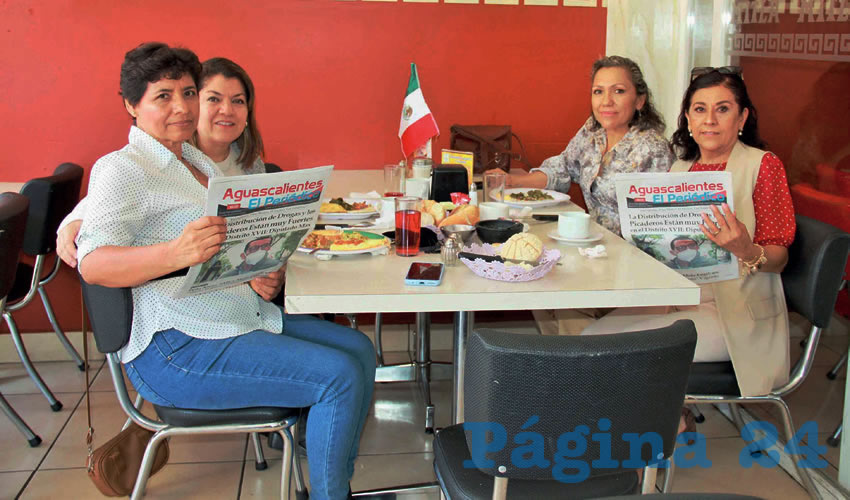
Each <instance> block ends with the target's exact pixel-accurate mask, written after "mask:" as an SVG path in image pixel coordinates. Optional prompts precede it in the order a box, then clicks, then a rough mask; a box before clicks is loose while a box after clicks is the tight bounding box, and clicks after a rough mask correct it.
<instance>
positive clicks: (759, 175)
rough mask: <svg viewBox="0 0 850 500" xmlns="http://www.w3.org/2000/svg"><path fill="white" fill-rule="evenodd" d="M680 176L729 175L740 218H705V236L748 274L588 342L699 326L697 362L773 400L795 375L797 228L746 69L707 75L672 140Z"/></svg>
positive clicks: (695, 84)
mask: <svg viewBox="0 0 850 500" xmlns="http://www.w3.org/2000/svg"><path fill="white" fill-rule="evenodd" d="M673 144H674V146H675V147H677V148H678V153H679V158H680V159H679V161H677V162H676V163H675V164H674V165H673V167H672V169H671V171H673V172H676V171H678V172H686V171H691V172H697V171H723V170H726V171H729V172H731V173H732V187H733V197H734V198H733V200H734V205H733V206H734V207H735V209H736V210H735V212H732V211H731V210H729V207H728V206H726V205H725V204H724V205H723V206H722V209H719V208H717V207H713V211H714V214H713V217H708V216H707V215H704V216H703V218H704V221H703V224H702V227H701V229H702V232H703V234H705V237H706V238H708V239H709V240H711V241H712V242H713V243H714V244H716V245H717V246H719V247H722V248H724V249H726V250H727V251H728V252H730V253H731V254H732V255H734V256H735V257H736V258H737V259H738V261H739V263H740V264H739V267H740V271H741V273H740V276H739V277H738V278H736V279H733V280H728V281H722V282H717V283H710V284H706V285H702V286H701V293H700V304H699V305H697V306H688V307H668V308H622V309H618V310H615V311H613V312H612V313H611V314H609V315H608V316H606V317H604V318H602V319H601V320H599V321H597V322H596V323H594V324H592V325H590V326H589V327H588V328H587V329H585V330H584V331H583V332H582V333H583V334H600V333H614V332H618V331H620V332H621V331H628V330H642V329H645V328H653V327H660V326H666V325H668V324H670V323H672V322H673V321H675V320H677V319H691V320H693V321H694V323H695V325H696V328H697V337H698V338H697V348H696V353H695V354H694V361H695V362H710V361H730V360H731V362H732V364H733V366H734V367H735V373H736V376H737V380H738V386H739V389H740V391H741V394H742V395H745V396H752V395H760V394H766V393H768V392H769V391H770V390H771V389H772V388H774V387H777V386H779V385H782V384H783V383H785V382H786V381H787V379H788V373H789V366H790V362H789V338H788V313H787V309H786V307H785V297H784V294H783V291H782V282H781V280H780V277H779V273H780V272H781V271H782V269H783V268H784V267H785V264H786V263H787V261H788V246H789V245H790V244H791V242H792V241H793V239H794V232H795V230H796V226H795V222H794V209H793V206H792V204H791V195H790V192H789V189H788V181H787V179H786V176H785V169H784V167H783V165H782V162H781V161H780V160H779V159H778V158H777V157H776V156H775V155H774V154H772V153H768V152H765V151H763V150H762V149H760V148H762V147H764V143H763V142H762V141H761V139H760V137H759V134H758V122H757V115H756V109H755V107H754V106H753V104H752V102H751V101H750V98H749V95H748V94H747V88H746V86H745V85H744V81H743V79H742V77H741V74H740V70H739V69H738V68H729V67H726V68H698V69H695V70H694V72H693V73H692V81H691V84H690V86H689V87H688V90H687V92H686V93H685V97H684V99H683V101H682V110H681V114H680V116H679V128H678V130H677V131H676V132H675V134H674V135H673Z"/></svg>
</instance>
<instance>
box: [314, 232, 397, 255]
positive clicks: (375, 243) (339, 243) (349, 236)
mask: <svg viewBox="0 0 850 500" xmlns="http://www.w3.org/2000/svg"><path fill="white" fill-rule="evenodd" d="M389 248H390V240H389V238H387V237H386V236H383V235H380V234H375V233H369V232H367V231H347V230H342V229H317V230H315V231H311V232H310V233H309V234H308V235H307V237H306V238H304V241H302V242H301V246H299V247H298V251H299V252H304V253H311V254H316V256H317V257H321V256H333V255H357V254H362V253H371V254H373V255H377V254H381V253H387V251H388V250H389Z"/></svg>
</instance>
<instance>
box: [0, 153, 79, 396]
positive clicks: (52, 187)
mask: <svg viewBox="0 0 850 500" xmlns="http://www.w3.org/2000/svg"><path fill="white" fill-rule="evenodd" d="M82 180H83V169H82V168H80V167H79V166H77V165H74V164H73V163H63V164H61V165H59V166H58V167H56V170H55V171H54V172H53V175H51V176H49V177H40V178H37V179H32V180H30V181H29V182H27V183H26V184H24V186H23V187H22V188H21V194H22V195H24V196H26V197H27V198H29V201H30V208H29V216H28V217H27V224H26V231H25V233H24V242H23V251H24V253H26V254H27V255H30V256H33V257H35V262H34V264H33V265H32V266H30V265H29V264H24V263H19V264H18V272H17V274H16V278H15V282H14V285H13V286H12V289H11V290H10V291H9V296H8V301H7V303H6V306H5V308H4V309H3V318H4V319H5V320H6V324H7V325H8V326H9V331H10V332H11V334H12V340H13V341H14V343H15V348H16V349H17V351H18V355H19V356H20V358H21V362H22V363H23V364H24V368H26V370H27V373H29V375H30V377H31V378H32V379H33V381H34V382H35V384H36V385H37V386H38V388H39V390H40V391H41V392H42V393H43V394H44V396H45V397H46V398H47V401H48V402H49V403H50V407H51V408H52V409H53V410H54V411H59V410H60V409H61V408H62V403H60V402H59V401H57V400H56V398H55V397H54V396H53V393H52V392H50V389H49V388H48V387H47V384H45V383H44V381H43V380H42V379H41V376H40V375H39V374H38V372H37V371H36V369H35V367H34V366H33V364H32V361H31V360H30V358H29V355H28V354H27V350H26V347H25V346H24V342H23V340H22V338H21V335H20V333H19V332H18V327H17V325H16V324H15V319H14V318H13V317H12V312H14V311H17V310H18V309H21V308H22V307H24V306H26V305H27V304H29V303H30V301H31V300H32V298H33V297H34V296H35V294H36V292H38V294H39V295H40V296H41V301H42V303H43V304H44V310H45V311H46V312H47V318H48V319H49V320H50V324H51V325H52V326H53V331H54V332H56V336H57V337H58V338H59V341H60V342H61V343H62V345H63V346H64V347H65V350H66V351H68V354H69V355H70V356H71V358H72V359H73V360H74V361H75V362H76V363H77V367H78V368H79V369H80V370H81V371H82V370H84V369H85V363H84V362H83V360H82V358H80V355H79V354H78V353H77V351H76V350H75V349H74V347H73V346H72V345H71V343H70V342H69V341H68V338H67V337H66V336H65V333H64V332H63V331H62V328H61V327H60V326H59V323H58V322H57V321H56V316H55V314H54V313H53V308H52V307H51V305H50V299H49V298H48V297H47V291H46V290H45V288H44V287H45V285H47V284H48V283H50V281H52V280H53V278H55V277H56V275H57V274H58V272H59V265H60V259H59V257H58V256H56V255H54V259H55V262H54V263H53V269H52V270H51V271H50V273H49V274H48V275H47V277H45V278H42V277H41V275H42V271H43V270H44V266H45V261H46V259H47V256H48V255H49V254H51V253H53V252H54V250H56V229H58V228H59V224H60V223H61V222H62V219H63V218H64V217H65V216H66V215H68V213H70V212H71V210H73V209H74V205H76V203H77V200H78V199H79V196H80V183H81V182H82Z"/></svg>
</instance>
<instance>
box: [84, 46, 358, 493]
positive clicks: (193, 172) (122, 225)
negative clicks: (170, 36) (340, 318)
mask: <svg viewBox="0 0 850 500" xmlns="http://www.w3.org/2000/svg"><path fill="white" fill-rule="evenodd" d="M199 72H200V64H199V63H198V61H197V57H195V56H194V54H192V53H191V51H188V50H186V49H174V48H171V47H168V46H167V45H164V44H158V43H152V44H143V45H141V46H140V47H138V48H136V49H133V50H131V51H130V52H128V53H127V55H126V57H125V61H124V64H123V65H122V68H121V91H122V95H126V96H128V97H126V98H125V99H124V106H125V108H126V109H127V111H128V113H130V115H131V116H132V117H133V119H134V122H135V125H134V126H132V127H131V129H130V134H129V144H128V145H127V146H125V147H124V148H122V149H121V150H119V151H115V152H113V153H110V154H108V155H106V156H104V157H102V158H101V159H99V160H98V161H97V163H95V165H94V167H93V169H92V174H91V180H90V183H89V194H88V199H89V202H88V209H87V213H86V217H85V219H84V221H83V224H82V227H81V228H80V233H79V238H78V241H79V248H78V251H77V253H78V257H79V268H80V273H81V274H82V276H83V278H84V279H85V280H86V281H87V282H89V283H93V284H98V285H103V286H112V287H131V288H132V293H133V324H132V330H131V334H130V340H129V342H128V344H127V345H126V346H125V347H124V348H123V349H122V350H121V352H120V353H119V354H120V358H121V361H122V363H123V364H124V367H125V369H126V372H127V376H128V377H129V379H130V381H131V382H132V383H133V386H134V387H135V389H136V390H137V391H138V392H139V394H141V395H142V397H144V399H146V400H148V401H151V402H152V403H155V404H158V405H163V406H173V407H182V408H197V409H225V408H241V407H253V406H279V407H295V408H299V407H310V419H309V422H308V425H307V458H308V461H309V464H310V472H311V474H310V479H311V496H313V497H315V498H333V499H338V498H344V497H345V496H346V492H348V491H350V490H349V488H348V481H349V479H350V478H351V476H352V474H353V472H354V460H355V458H356V456H357V448H358V441H359V436H360V432H361V430H362V427H363V423H364V422H365V418H366V415H367V412H368V409H369V406H370V404H371V397H372V389H373V386H374V378H375V352H374V348H373V347H372V343H371V341H370V340H369V339H368V338H367V337H366V336H365V335H363V334H362V333H360V332H358V331H356V330H352V329H350V328H346V327H343V326H340V325H336V324H333V323H330V322H326V321H321V320H318V319H316V318H313V317H311V316H303V315H302V316H298V315H288V314H284V313H283V311H282V310H281V309H280V308H279V307H277V306H275V305H274V304H271V303H269V302H268V297H267V295H268V293H267V290H266V289H265V288H264V286H258V281H257V280H260V279H261V278H255V279H254V280H252V281H251V282H249V283H243V284H240V285H235V286H232V287H229V288H226V289H223V290H217V291H212V292H207V293H204V294H200V295H196V296H191V297H185V298H176V297H175V293H176V291H177V289H178V288H179V286H180V278H177V279H175V278H171V279H158V278H160V277H162V276H165V275H167V274H170V273H171V272H173V271H176V270H179V269H182V268H184V267H188V266H192V265H195V264H199V263H202V262H205V261H206V260H208V259H209V258H210V257H211V256H213V255H215V254H216V253H217V252H218V250H219V248H220V246H221V243H222V242H223V241H224V239H225V231H226V221H225V219H223V218H221V217H211V216H207V217H204V216H203V211H204V202H205V200H206V194H207V192H206V191H207V190H206V186H207V181H208V179H209V178H211V177H215V176H217V175H220V172H219V170H218V168H217V167H216V166H215V165H214V164H213V163H212V162H211V161H210V159H209V158H208V157H207V156H206V155H204V154H203V153H202V152H201V151H200V150H198V149H196V148H195V147H194V146H192V145H191V144H190V142H189V140H190V139H191V138H192V136H193V134H194V133H195V130H196V127H197V125H198V119H199V118H198V117H199V114H200V106H199V97H198V92H197V88H196V82H197V78H198V76H199ZM139 89H143V90H142V92H141V95H139V93H138V91H139ZM231 90H233V88H231ZM237 90H238V88H237ZM243 90H244V89H243ZM222 95H224V96H225V97H226V94H222ZM131 99H132V101H131ZM228 99H230V98H229V97H228ZM237 100H238V97H237ZM226 107H227V106H226ZM225 111H226V112H225V113H224V115H218V117H219V118H222V117H225V116H226V117H227V119H223V120H218V121H219V122H222V123H219V124H218V125H217V126H221V127H223V128H224V129H225V130H229V131H236V130H237V127H235V126H231V125H233V120H232V118H231V117H230V115H231V114H232V113H230V111H227V110H225ZM223 122H227V123H223ZM222 137H223V136H222ZM265 278H266V279H267V280H272V281H276V283H275V284H273V285H272V288H276V290H278V291H279V290H280V287H281V286H282V284H283V274H282V273H279V274H278V275H276V276H272V275H268V276H266V277H265Z"/></svg>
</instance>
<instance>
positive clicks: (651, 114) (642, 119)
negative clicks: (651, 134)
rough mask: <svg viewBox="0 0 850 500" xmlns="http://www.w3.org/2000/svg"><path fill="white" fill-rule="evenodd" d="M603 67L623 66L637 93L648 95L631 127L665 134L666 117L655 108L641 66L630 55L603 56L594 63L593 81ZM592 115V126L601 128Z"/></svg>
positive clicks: (635, 115) (636, 113) (632, 120)
mask: <svg viewBox="0 0 850 500" xmlns="http://www.w3.org/2000/svg"><path fill="white" fill-rule="evenodd" d="M602 68H623V69H624V70H626V72H628V74H629V76H630V77H631V79H632V85H634V86H635V91H636V92H637V95H638V96H642V95H645V96H646V102H644V104H643V108H641V109H639V110H636V111H635V114H634V115H633V116H632V119H631V120H629V127H634V126H637V128H638V129H639V130H655V131H656V132H658V133H659V134H663V133H664V118H662V117H661V114H660V113H659V112H658V111H657V110H656V109H655V105H654V104H653V103H652V92H650V90H649V86H647V84H646V80H644V78H643V72H642V71H641V70H640V66H638V64H637V63H636V62H634V61H632V60H631V59H629V58H628V57H622V56H607V57H603V58H601V59H597V60H596V62H594V63H593V69H591V71H590V81H591V82H593V78H594V77H596V73H597V72H598V71H599V70H600V69H602ZM590 116H591V118H593V125H592V127H591V128H592V129H594V130H595V129H597V128H599V127H600V124H599V122H598V121H596V117H595V116H593V113H591V114H590Z"/></svg>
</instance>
